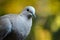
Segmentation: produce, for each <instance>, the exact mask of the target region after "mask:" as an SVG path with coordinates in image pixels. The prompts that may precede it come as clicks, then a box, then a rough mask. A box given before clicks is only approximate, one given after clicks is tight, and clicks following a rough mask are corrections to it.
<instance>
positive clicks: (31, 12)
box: [22, 6, 36, 19]
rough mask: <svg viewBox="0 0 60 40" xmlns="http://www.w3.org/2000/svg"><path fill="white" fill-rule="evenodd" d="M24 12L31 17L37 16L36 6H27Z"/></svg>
mask: <svg viewBox="0 0 60 40" xmlns="http://www.w3.org/2000/svg"><path fill="white" fill-rule="evenodd" d="M22 12H23V15H26V16H27V17H28V18H29V19H30V18H32V17H36V15H35V8H34V7H32V6H27V7H25V9H24V10H23V11H22Z"/></svg>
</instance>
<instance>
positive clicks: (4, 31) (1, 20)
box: [0, 6, 35, 40]
mask: <svg viewBox="0 0 60 40" xmlns="http://www.w3.org/2000/svg"><path fill="white" fill-rule="evenodd" d="M27 8H28V9H29V11H27V10H26V9H27ZM28 15H31V17H30V18H28ZM33 15H35V9H34V8H33V7H32V6H28V7H26V8H25V9H24V10H23V12H21V14H19V15H16V14H8V15H4V16H2V17H0V39H1V40H3V39H6V37H8V38H11V37H12V35H16V37H17V39H16V40H23V39H24V38H25V37H27V36H28V34H29V32H30V30H31V26H32V16H33ZM9 34H10V36H11V37H10V36H9Z"/></svg>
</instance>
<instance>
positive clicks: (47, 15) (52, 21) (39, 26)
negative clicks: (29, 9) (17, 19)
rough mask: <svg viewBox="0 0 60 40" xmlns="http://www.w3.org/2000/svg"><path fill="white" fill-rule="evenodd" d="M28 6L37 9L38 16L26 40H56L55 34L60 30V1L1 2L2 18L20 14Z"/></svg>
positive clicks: (28, 0)
mask: <svg viewBox="0 0 60 40" xmlns="http://www.w3.org/2000/svg"><path fill="white" fill-rule="evenodd" d="M26 6H33V7H35V9H36V15H37V18H36V19H35V20H34V22H33V26H32V30H31V33H30V34H29V36H28V37H27V38H26V40H30V39H31V36H32V39H31V40H54V37H53V36H54V35H53V33H54V32H57V31H58V30H59V29H60V0H0V16H2V15H5V14H10V13H13V14H19V13H20V12H21V11H22V10H23V9H24V7H26ZM53 17H54V18H53ZM45 25H46V26H45ZM56 37H58V36H56ZM59 37H60V35H59ZM56 39H57V38H56ZM57 40H60V39H57Z"/></svg>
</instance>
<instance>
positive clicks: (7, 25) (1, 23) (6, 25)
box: [0, 17, 12, 40]
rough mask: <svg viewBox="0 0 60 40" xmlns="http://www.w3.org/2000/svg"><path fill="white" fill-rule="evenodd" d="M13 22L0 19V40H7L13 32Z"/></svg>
mask: <svg viewBox="0 0 60 40" xmlns="http://www.w3.org/2000/svg"><path fill="white" fill-rule="evenodd" d="M11 27H12V26H11V22H10V20H9V19H8V18H3V17H1V18H0V40H2V39H3V38H5V37H6V36H7V34H8V33H9V32H11Z"/></svg>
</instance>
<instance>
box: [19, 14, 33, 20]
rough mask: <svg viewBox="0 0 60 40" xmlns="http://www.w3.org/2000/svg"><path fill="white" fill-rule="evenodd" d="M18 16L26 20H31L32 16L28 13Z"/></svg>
mask: <svg viewBox="0 0 60 40" xmlns="http://www.w3.org/2000/svg"><path fill="white" fill-rule="evenodd" d="M20 16H22V17H25V18H26V19H28V20H30V19H32V15H29V14H28V13H27V14H24V13H21V14H20Z"/></svg>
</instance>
